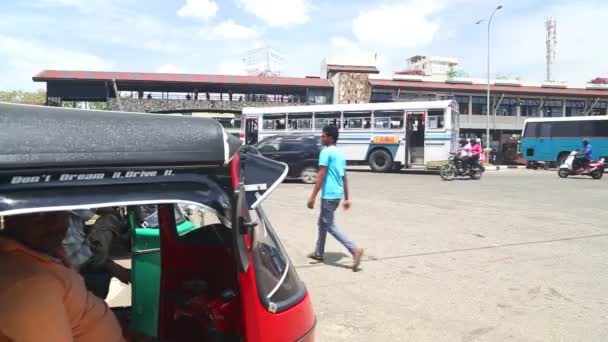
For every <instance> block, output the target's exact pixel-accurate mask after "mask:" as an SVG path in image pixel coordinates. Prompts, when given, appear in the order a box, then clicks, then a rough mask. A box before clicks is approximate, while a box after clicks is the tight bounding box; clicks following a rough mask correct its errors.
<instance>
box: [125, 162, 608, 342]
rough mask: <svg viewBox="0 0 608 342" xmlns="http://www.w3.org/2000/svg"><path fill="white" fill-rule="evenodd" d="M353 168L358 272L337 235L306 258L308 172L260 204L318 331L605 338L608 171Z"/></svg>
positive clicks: (396, 336)
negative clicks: (360, 253)
mask: <svg viewBox="0 0 608 342" xmlns="http://www.w3.org/2000/svg"><path fill="white" fill-rule="evenodd" d="M350 177H351V184H352V193H353V200H354V202H353V208H352V210H351V211H350V212H347V213H344V212H343V211H340V213H339V218H338V222H339V224H340V226H341V227H343V228H344V230H346V231H347V232H348V233H349V234H350V235H351V236H352V237H353V239H355V240H356V241H357V242H358V243H360V244H361V246H362V247H364V248H366V251H367V255H366V257H365V258H364V263H363V265H362V266H363V270H362V271H361V272H358V273H354V272H352V271H351V270H350V267H349V266H350V262H351V260H350V257H349V256H347V254H346V251H345V250H343V249H342V247H341V246H339V245H338V244H337V243H336V242H335V241H334V240H332V239H328V241H329V243H328V246H327V254H326V262H325V264H311V263H309V260H308V259H307V258H306V254H307V253H309V252H310V251H311V250H312V247H313V244H314V242H315V239H316V220H317V214H318V213H317V211H310V210H308V209H306V207H305V203H306V198H307V196H308V193H309V191H310V189H311V187H310V186H307V185H303V184H298V183H287V184H284V185H282V186H281V187H280V188H279V189H278V190H277V191H276V193H275V194H273V195H272V196H271V197H270V198H269V199H268V201H267V203H266V206H265V208H266V210H267V212H268V214H269V216H270V218H271V220H272V222H273V225H274V227H275V229H276V230H277V231H278V233H279V235H280V237H281V240H282V242H283V243H284V245H285V247H286V249H287V250H288V252H289V255H290V257H291V259H292V261H293V263H294V264H295V265H296V267H297V268H298V272H299V274H300V276H301V278H303V279H304V281H305V282H306V283H307V285H308V288H309V289H310V291H311V294H312V297H313V301H314V305H315V310H316V314H317V319H318V326H317V340H318V341H332V342H333V341H349V342H353V341H419V342H420V341H433V342H435V341H463V342H468V341H606V340H608V299H606V298H605V297H604V296H605V294H606V293H608V261H607V260H608V248H606V246H608V227H607V226H606V224H605V222H607V221H608V212H607V211H606V210H605V209H604V208H605V207H606V203H607V201H608V196H607V194H608V180H605V179H603V180H600V181H594V180H591V179H590V178H589V179H587V178H579V179H558V177H557V175H556V173H555V172H545V171H529V170H508V171H500V172H492V173H487V174H485V175H484V178H483V179H482V180H481V181H470V180H460V181H454V182H443V181H441V180H440V179H439V176H437V175H416V174H407V175H404V174H372V173H368V172H351V173H350ZM294 217H295V218H297V219H294ZM119 292H120V290H118V292H117V291H114V294H113V295H114V296H115V298H123V299H124V297H125V295H124V293H123V294H121V293H119Z"/></svg>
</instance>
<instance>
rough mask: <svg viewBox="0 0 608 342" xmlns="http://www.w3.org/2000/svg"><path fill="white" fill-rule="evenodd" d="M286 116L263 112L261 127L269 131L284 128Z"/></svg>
mask: <svg viewBox="0 0 608 342" xmlns="http://www.w3.org/2000/svg"><path fill="white" fill-rule="evenodd" d="M286 118H287V115H286V114H264V116H262V125H263V126H262V127H263V128H264V129H265V130H270V131H276V130H284V129H285V123H286Z"/></svg>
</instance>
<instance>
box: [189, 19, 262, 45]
mask: <svg viewBox="0 0 608 342" xmlns="http://www.w3.org/2000/svg"><path fill="white" fill-rule="evenodd" d="M201 34H203V35H204V36H209V37H211V38H214V39H225V40H244V39H255V38H257V37H258V35H259V34H258V32H257V31H256V30H255V29H252V28H250V27H246V26H243V25H239V24H237V23H235V22H234V21H232V20H226V21H224V22H221V23H220V24H218V25H217V26H215V27H213V28H212V29H210V30H203V31H202V32H201Z"/></svg>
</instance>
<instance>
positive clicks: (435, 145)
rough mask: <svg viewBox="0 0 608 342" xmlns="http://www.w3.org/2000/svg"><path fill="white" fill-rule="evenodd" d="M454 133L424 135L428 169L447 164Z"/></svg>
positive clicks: (429, 133)
mask: <svg viewBox="0 0 608 342" xmlns="http://www.w3.org/2000/svg"><path fill="white" fill-rule="evenodd" d="M451 141H452V132H450V131H447V132H445V133H435V132H427V133H425V135H424V163H425V164H426V166H427V167H439V166H440V164H441V163H444V162H447V160H448V156H449V154H450V149H451Z"/></svg>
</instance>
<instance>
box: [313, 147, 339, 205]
mask: <svg viewBox="0 0 608 342" xmlns="http://www.w3.org/2000/svg"><path fill="white" fill-rule="evenodd" d="M319 166H327V173H326V174H325V180H324V181H323V191H322V194H321V198H322V199H342V197H344V173H345V172H346V159H345V158H344V154H343V153H342V151H340V150H339V149H338V148H337V147H336V146H329V147H327V148H324V149H323V150H321V154H320V155H319Z"/></svg>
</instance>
